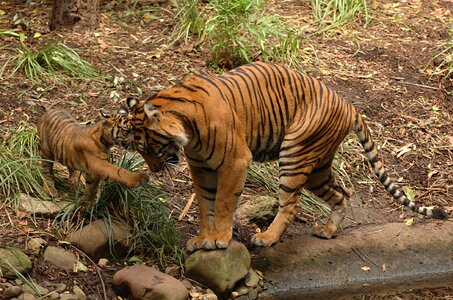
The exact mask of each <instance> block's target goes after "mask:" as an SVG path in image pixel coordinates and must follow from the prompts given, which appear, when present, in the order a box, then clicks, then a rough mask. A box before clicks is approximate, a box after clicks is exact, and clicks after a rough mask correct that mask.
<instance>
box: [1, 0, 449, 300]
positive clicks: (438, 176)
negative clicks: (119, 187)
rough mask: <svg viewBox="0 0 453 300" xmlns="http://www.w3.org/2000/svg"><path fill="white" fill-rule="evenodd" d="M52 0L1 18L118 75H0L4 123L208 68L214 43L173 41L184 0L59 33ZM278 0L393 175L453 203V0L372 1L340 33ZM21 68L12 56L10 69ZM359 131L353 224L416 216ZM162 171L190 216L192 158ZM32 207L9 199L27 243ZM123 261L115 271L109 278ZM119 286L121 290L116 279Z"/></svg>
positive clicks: (245, 228) (4, 7)
mask: <svg viewBox="0 0 453 300" xmlns="http://www.w3.org/2000/svg"><path fill="white" fill-rule="evenodd" d="M49 2H50V1H45V0H42V1H39V0H38V1H33V0H31V1H27V2H25V1H10V2H0V11H3V12H4V14H0V29H9V30H15V31H17V32H22V33H24V34H25V35H26V36H27V37H28V38H27V40H26V41H25V42H24V43H25V44H26V45H28V46H30V47H32V48H39V46H40V45H43V44H45V43H47V42H49V41H50V40H52V39H59V40H62V41H63V42H64V43H65V44H66V45H68V46H70V47H72V48H74V49H76V51H77V52H78V53H79V55H80V56H81V57H82V58H84V59H85V60H87V61H88V62H90V63H92V64H93V65H95V66H96V67H97V68H99V69H100V70H102V73H103V74H104V75H106V76H107V77H108V78H109V79H108V80H107V83H106V82H104V83H97V82H89V83H84V82H75V81H74V82H68V83H66V84H62V83H57V84H47V85H43V84H38V85H33V84H32V83H31V82H30V81H29V80H27V79H26V78H25V76H24V75H23V73H21V72H16V73H15V74H14V75H13V76H12V77H8V76H5V75H4V76H3V78H1V84H0V105H1V110H0V131H1V132H6V131H10V130H14V129H15V128H17V127H18V126H20V125H21V124H34V123H35V122H36V121H37V118H38V117H39V115H40V114H41V113H42V111H43V108H42V107H43V106H44V107H46V108H49V107H53V106H59V107H63V108H65V109H67V110H69V111H71V112H72V113H73V114H74V116H76V117H77V118H79V119H80V120H90V119H93V118H94V117H95V116H96V115H97V113H98V111H99V110H101V109H103V110H107V111H114V110H116V109H117V108H118V107H119V106H120V105H121V104H123V102H122V101H124V99H125V98H126V97H127V96H128V95H130V94H134V95H139V94H140V93H141V92H143V94H144V95H146V94H149V93H151V92H152V91H154V90H159V89H162V88H165V87H167V86H170V85H171V84H173V83H175V82H176V81H177V80H180V79H183V78H184V77H186V76H187V75H188V74H190V73H191V72H194V71H197V70H199V69H206V68H207V63H206V61H207V60H208V59H209V57H208V52H207V49H204V50H203V49H198V48H196V47H195V46H194V43H193V42H190V43H189V44H187V45H185V44H176V45H172V46H169V40H168V38H169V36H170V35H171V32H172V28H173V26H174V24H175V21H174V18H173V16H172V14H171V12H172V11H174V8H173V7H172V6H171V4H170V2H168V1H152V0H138V1H120V0H117V1H110V2H107V1H103V2H102V5H101V7H102V15H101V23H100V26H99V28H98V29H96V30H94V31H86V32H83V31H78V32H74V31H71V30H67V29H60V30H58V31H56V32H48V30H47V22H48V17H49V13H50V8H51V6H50V3H49ZM274 2H275V6H276V8H277V10H278V11H279V12H280V13H281V15H282V16H284V17H285V18H286V19H287V21H288V22H291V23H293V24H296V25H298V26H300V27H301V28H303V30H304V32H306V36H307V40H306V43H307V44H306V45H307V47H308V48H310V49H312V50H311V53H312V54H313V57H314V59H312V60H310V61H307V62H306V63H304V66H305V68H306V72H307V73H308V74H310V75H312V76H315V77H316V78H319V79H321V80H322V81H323V82H325V83H326V84H327V85H328V86H331V87H333V88H335V89H336V90H337V91H339V93H340V94H341V95H343V96H344V97H346V98H348V99H349V100H350V101H351V102H353V103H354V104H355V105H356V106H357V107H359V108H360V110H361V111H362V112H363V114H364V115H366V117H367V121H368V124H369V127H370V128H371V130H372V133H373V137H374V139H375V141H376V143H377V144H378V145H379V149H380V153H381V154H380V156H381V158H382V160H383V161H384V162H385V164H386V165H387V169H388V171H389V173H390V174H391V175H392V177H393V178H395V179H397V180H398V181H399V182H400V184H401V185H404V186H407V187H409V188H411V189H412V190H414V191H415V197H416V201H417V202H418V203H421V204H423V205H427V206H430V205H442V206H444V207H447V208H449V209H451V208H452V206H453V197H452V195H453V176H452V174H453V134H452V132H453V123H452V120H453V119H452V115H453V105H452V104H453V97H452V92H453V82H452V79H451V78H447V79H445V78H442V77H439V76H432V77H431V76H430V71H432V70H433V68H434V64H433V62H432V61H431V58H432V57H433V56H434V55H435V54H436V51H438V50H437V49H436V45H438V44H439V43H440V42H441V41H443V40H445V39H446V38H447V37H448V34H449V32H448V22H451V14H452V11H453V5H452V2H451V1H448V0H434V1H422V0H414V1H407V0H402V1H395V2H392V1H390V0H384V1H370V2H369V5H370V22H369V24H368V25H366V26H363V24H361V23H360V22H358V23H354V24H351V25H348V26H345V27H343V28H342V29H338V30H335V31H333V32H332V34H331V35H329V36H324V35H318V34H316V30H317V29H316V27H315V26H314V25H312V23H311V11H310V1H301V0H287V1H274ZM14 16H17V17H14ZM14 18H15V20H17V19H20V20H21V22H20V24H19V25H17V26H14V25H13V19H14ZM450 26H451V24H450ZM36 33H40V37H36ZM18 45H19V41H18V39H17V38H13V37H6V36H3V37H0V59H2V64H3V63H4V62H5V59H6V58H7V57H9V56H10V55H12V54H13V53H14V52H13V50H12V49H13V48H14V47H17V46H18ZM10 71H11V67H10V66H9V67H7V68H6V70H5V74H8V72H10ZM145 97H146V96H145ZM355 140H356V139H355V138H354V137H353V136H350V137H348V138H347V141H346V143H344V145H343V146H342V150H343V151H344V153H343V156H344V157H345V161H344V162H342V168H343V169H344V170H345V171H347V172H348V173H349V174H350V175H351V178H350V181H351V182H352V184H353V188H354V192H355V194H354V196H353V198H354V199H355V200H354V201H353V202H354V204H353V206H354V207H356V208H353V213H352V214H350V216H349V218H348V219H349V220H348V222H347V224H346V226H348V227H352V226H358V225H360V223H363V222H366V223H370V224H379V223H386V222H392V221H401V220H404V219H405V218H406V217H410V216H412V213H411V212H408V211H407V210H403V209H401V207H400V206H398V205H397V204H395V203H394V202H393V201H392V200H391V198H390V196H389V195H387V194H386V193H385V190H384V189H383V188H382V187H381V186H380V185H379V183H378V181H377V180H376V179H375V178H374V176H373V174H372V173H371V172H370V171H369V167H368V164H367V163H366V162H365V160H364V159H363V157H362V156H361V154H360V153H359V150H358V149H357V142H356V141H355ZM152 176H154V177H156V178H157V177H159V179H160V180H164V181H165V182H166V186H167V188H166V189H167V192H169V194H170V195H171V196H172V197H173V198H174V207H175V209H176V210H177V212H176V213H175V215H176V216H177V215H179V211H180V210H182V208H183V207H184V205H185V203H186V201H187V199H188V198H189V197H190V195H191V194H192V186H191V180H190V176H189V175H188V170H187V167H186V166H184V165H183V166H181V167H179V168H177V169H176V170H173V171H171V172H169V173H166V174H152ZM344 180H345V181H349V180H348V179H346V178H345V179H344ZM260 192H262V191H260ZM256 194H257V191H255V187H254V186H252V185H248V186H247V190H246V193H245V195H244V197H243V199H247V198H248V197H252V196H254V195H256ZM360 207H374V208H375V209H376V210H378V211H380V212H384V214H377V215H379V217H377V215H376V216H373V215H368V216H366V218H365V217H362V216H360V217H357V214H360V209H359V208H360ZM382 215H384V216H385V217H382ZM20 217H21V216H18V215H17V214H15V213H14V212H13V211H12V210H10V209H9V208H7V207H5V206H4V205H2V202H1V201H0V223H1V225H0V245H5V244H6V245H11V244H18V245H23V243H24V241H25V239H26V238H27V236H28V234H27V233H26V232H24V231H22V230H21V228H20V226H17V224H20V221H21V220H20ZM298 220H301V221H299V222H295V224H294V225H292V227H291V228H290V231H289V233H290V234H292V233H293V232H295V231H297V227H298V226H303V227H306V226H312V225H313V224H314V222H316V220H315V219H314V218H313V217H312V216H310V215H308V216H307V215H306V214H302V215H300V216H299V218H298ZM423 222H429V220H423ZM43 223H45V220H43ZM196 224H197V215H196V208H195V206H193V207H192V208H191V209H190V211H189V213H188V214H187V215H186V218H185V219H184V220H183V221H181V222H177V221H176V226H177V228H178V230H179V231H180V232H181V237H182V239H183V240H185V239H186V238H187V237H189V236H190V235H193V234H194V233H195V230H196V226H195V225H196ZM254 230H255V227H254V226H253V224H237V228H236V231H235V234H236V238H237V239H239V240H240V241H243V242H246V243H247V241H248V239H249V237H250V235H251V234H252V233H253V232H254ZM120 266H121V265H118V266H116V265H114V266H112V267H111V268H110V269H108V270H104V273H103V275H104V276H105V277H106V279H105V281H106V282H107V283H108V282H109V279H110V278H111V275H112V274H113V272H114V271H115V269H116V268H119V267H120ZM46 272H47V273H46ZM49 272H50V269H49V266H44V265H38V266H37V267H36V268H35V270H34V272H33V273H32V278H33V276H36V278H40V279H43V278H45V277H46V276H47V275H45V274H52V275H51V278H47V279H46V280H52V281H59V280H60V281H82V283H81V286H82V287H83V288H85V289H87V290H89V291H91V292H92V293H93V294H99V293H100V292H101V291H100V290H99V281H98V280H97V279H96V275H93V276H92V277H93V278H90V277H86V275H84V276H85V277H84V276H79V277H77V276H76V277H74V274H72V275H71V276H69V275H68V274H61V273H58V272H57V271H55V272H50V273H49ZM87 278H88V279H87ZM91 279H93V280H91ZM107 287H108V289H110V285H109V284H107ZM108 294H109V296H110V297H111V298H113V297H114V295H115V294H114V292H113V291H111V290H109V291H108Z"/></svg>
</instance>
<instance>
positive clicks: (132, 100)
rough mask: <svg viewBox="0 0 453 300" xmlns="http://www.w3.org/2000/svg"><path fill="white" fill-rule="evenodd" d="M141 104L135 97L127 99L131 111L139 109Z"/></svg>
mask: <svg viewBox="0 0 453 300" xmlns="http://www.w3.org/2000/svg"><path fill="white" fill-rule="evenodd" d="M139 103H140V101H138V99H136V98H134V97H127V99H126V104H127V107H129V108H130V110H131V111H134V110H135V108H137V106H138V104H139Z"/></svg>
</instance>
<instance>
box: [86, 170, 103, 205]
mask: <svg viewBox="0 0 453 300" xmlns="http://www.w3.org/2000/svg"><path fill="white" fill-rule="evenodd" d="M100 181H101V178H100V177H99V176H97V175H94V174H90V173H86V174H85V184H86V196H85V198H86V200H85V201H83V202H82V204H83V205H87V204H90V203H93V202H94V200H95V199H96V195H97V191H98V186H99V182H100Z"/></svg>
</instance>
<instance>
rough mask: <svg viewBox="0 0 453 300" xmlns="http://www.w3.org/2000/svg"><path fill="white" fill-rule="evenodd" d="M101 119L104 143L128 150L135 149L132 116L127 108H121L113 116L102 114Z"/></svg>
mask: <svg viewBox="0 0 453 300" xmlns="http://www.w3.org/2000/svg"><path fill="white" fill-rule="evenodd" d="M100 117H101V121H100V122H101V124H102V138H101V139H102V140H103V143H105V144H110V145H119V146H121V147H123V148H125V149H127V150H133V149H134V148H133V146H134V143H133V142H134V136H133V134H132V122H131V116H130V115H129V111H128V110H127V109H126V108H124V107H122V108H120V109H119V110H118V113H116V114H113V115H108V114H106V113H103V112H100Z"/></svg>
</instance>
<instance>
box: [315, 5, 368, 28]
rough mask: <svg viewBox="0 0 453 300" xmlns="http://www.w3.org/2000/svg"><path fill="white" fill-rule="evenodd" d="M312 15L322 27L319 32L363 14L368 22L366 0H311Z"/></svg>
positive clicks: (339, 25) (336, 26)
mask: <svg viewBox="0 0 453 300" xmlns="http://www.w3.org/2000/svg"><path fill="white" fill-rule="evenodd" d="M311 4H312V9H313V16H314V17H315V20H316V22H318V24H319V25H320V26H321V27H323V29H321V32H325V31H328V30H331V29H334V28H338V27H341V26H343V25H345V24H347V23H349V22H352V21H354V20H355V19H357V18H359V17H360V15H362V14H364V15H365V23H368V7H367V4H366V0H311Z"/></svg>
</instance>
